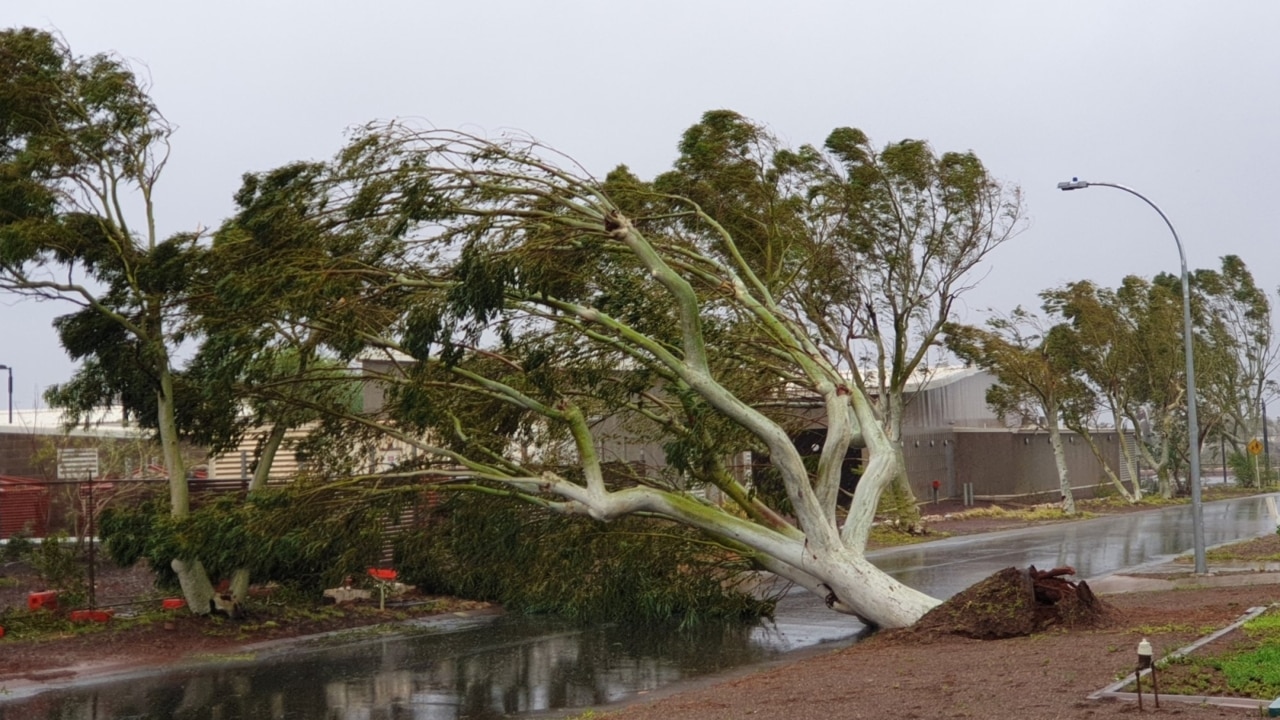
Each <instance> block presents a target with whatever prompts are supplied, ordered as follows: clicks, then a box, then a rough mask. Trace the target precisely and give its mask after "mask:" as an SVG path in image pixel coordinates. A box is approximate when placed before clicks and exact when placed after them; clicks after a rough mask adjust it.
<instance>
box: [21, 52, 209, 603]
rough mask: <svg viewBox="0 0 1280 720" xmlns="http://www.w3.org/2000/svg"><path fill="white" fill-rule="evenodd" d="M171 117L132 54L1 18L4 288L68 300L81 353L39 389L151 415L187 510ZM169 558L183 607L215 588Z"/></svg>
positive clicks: (77, 413)
mask: <svg viewBox="0 0 1280 720" xmlns="http://www.w3.org/2000/svg"><path fill="white" fill-rule="evenodd" d="M172 133H173V127H172V126H171V125H170V124H169V123H168V122H167V121H166V120H165V118H164V117H163V116H162V115H161V114H160V111H159V110H158V109H157V108H156V106H155V104H154V103H153V102H152V100H151V98H150V97H149V96H148V94H147V88H146V86H145V83H144V82H143V81H142V80H141V79H140V78H139V77H138V76H137V75H136V74H135V73H134V72H133V71H132V70H131V69H130V67H129V66H128V64H127V63H125V62H124V61H122V60H121V59H119V58H117V57H114V56H111V55H105V54H100V55H93V56H89V57H80V56H76V55H74V54H73V53H72V51H71V50H70V48H69V47H67V45H66V44H65V43H64V42H63V41H62V40H61V39H60V38H58V37H56V36H54V35H51V34H50V33H47V32H44V31H39V30H33V29H10V30H4V31H0V290H4V291H6V292H9V293H14V294H17V295H25V296H30V297H35V298H39V299H50V300H59V301H63V302H67V303H69V304H70V305H71V306H72V307H74V308H75V309H74V311H73V312H71V313H70V314H67V315H64V316H62V317H60V318H59V319H58V320H57V321H56V326H57V329H58V333H59V336H60V338H61V340H62V343H63V346H64V347H65V348H66V350H67V352H68V353H69V354H70V355H71V356H72V358H74V359H77V360H80V361H81V366H80V369H79V370H78V371H77V373H76V376H75V377H74V378H73V379H72V380H71V381H70V382H68V383H66V384H64V385H61V386H58V387H56V388H54V389H52V390H51V391H50V392H49V394H48V400H49V401H50V402H51V403H52V404H55V405H58V406H61V407H63V408H65V409H66V410H67V411H68V412H69V413H70V415H71V416H72V417H73V418H76V419H80V420H87V419H88V417H89V412H90V411H91V410H92V409H93V408H96V407H100V406H102V405H105V404H110V403H112V402H119V403H120V405H121V406H122V407H123V409H124V410H125V412H126V413H127V414H128V415H130V416H133V417H134V418H136V419H137V420H138V421H139V422H140V423H142V424H143V425H144V426H147V427H151V428H154V429H155V431H156V434H157V436H158V439H159V443H160V447H161V450H162V452H163V456H164V463H165V468H166V470H167V472H168V474H169V497H170V510H171V512H172V514H173V515H174V516H175V517H178V518H181V517H184V516H186V514H187V512H188V496H187V468H186V465H185V464H184V461H183V456H182V453H181V450H180V447H179V431H178V424H179V417H178V415H179V412H180V411H179V406H180V405H181V404H182V402H183V400H182V396H183V390H182V388H181V386H180V382H179V380H178V378H177V374H176V372H175V369H174V364H173V361H172V354H173V351H174V348H175V347H176V346H177V345H178V344H179V343H180V342H181V341H182V339H183V337H184V328H183V317H182V312H181V302H180V301H181V298H182V297H183V295H184V293H185V291H186V287H185V286H186V281H187V278H188V277H189V272H188V269H189V265H190V264H191V263H192V262H193V260H194V258H195V257H196V256H198V255H199V252H200V247H199V242H198V240H199V233H198V232H192V233H182V234H178V235H175V236H173V237H170V238H167V239H161V238H160V236H159V234H158V231H157V229H156V217H155V190H156V187H157V184H158V182H159V179H160V175H161V172H162V171H163V169H164V167H165V164H166V162H167V160H168V157H169V149H170V146H169V138H170V136H171V135H172ZM173 568H174V570H175V571H176V572H177V575H178V577H179V579H180V580H181V582H182V586H183V589H184V591H185V593H186V596H187V599H188V601H189V604H190V606H191V608H192V609H193V610H194V611H196V612H202V611H207V609H208V608H209V599H210V597H211V596H212V588H211V586H210V583H209V580H208V578H207V576H206V574H205V572H204V568H203V566H202V565H201V564H200V562H199V561H198V559H194V558H182V559H179V558H175V559H174V560H173Z"/></svg>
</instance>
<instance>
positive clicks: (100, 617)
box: [71, 610, 116, 623]
mask: <svg viewBox="0 0 1280 720" xmlns="http://www.w3.org/2000/svg"><path fill="white" fill-rule="evenodd" d="M115 614H116V611H115V610H72V611H71V622H98V623H104V622H107V621H108V620H110V619H111V618H112V617H113V616H114V615H115Z"/></svg>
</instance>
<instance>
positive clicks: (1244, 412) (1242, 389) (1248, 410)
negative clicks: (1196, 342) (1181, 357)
mask: <svg viewBox="0 0 1280 720" xmlns="http://www.w3.org/2000/svg"><path fill="white" fill-rule="evenodd" d="M1192 285H1193V287H1194V289H1195V298H1196V299H1197V300H1198V301H1199V302H1197V304H1196V305H1197V307H1196V310H1197V312H1196V318H1195V319H1196V321H1197V322H1196V324H1197V325H1199V326H1200V328H1199V329H1198V331H1197V334H1198V336H1199V337H1201V338H1202V339H1203V340H1204V343H1203V344H1204V348H1203V350H1202V351H1200V352H1202V353H1203V354H1204V357H1203V358H1200V357H1197V361H1196V372H1197V377H1196V380H1197V382H1196V385H1197V387H1198V388H1199V389H1200V392H1201V393H1202V394H1203V395H1204V397H1205V401H1206V403H1205V404H1206V405H1207V406H1208V407H1207V409H1208V411H1209V417H1208V418H1207V422H1205V423H1202V425H1204V426H1205V427H1203V428H1202V430H1201V439H1202V440H1203V437H1204V435H1205V434H1206V433H1208V432H1209V426H1210V425H1212V424H1215V423H1216V424H1217V425H1220V434H1221V435H1222V437H1223V438H1224V439H1225V440H1226V442H1227V443H1229V444H1230V445H1231V447H1232V450H1234V451H1235V452H1236V453H1242V452H1243V448H1244V446H1245V445H1246V444H1247V443H1248V442H1249V439H1250V438H1252V437H1256V436H1257V435H1260V434H1261V428H1262V423H1263V419H1262V417H1261V412H1262V404H1263V403H1264V402H1265V401H1266V400H1267V399H1269V398H1271V397H1273V396H1274V395H1275V392H1276V383H1275V381H1274V380H1273V379H1272V376H1273V375H1274V374H1275V371H1276V370H1277V369H1278V368H1280V348H1277V346H1276V343H1275V337H1274V328H1273V327H1272V318H1271V303H1270V300H1269V299H1268V298H1267V293H1266V292H1265V291H1264V290H1262V289H1261V288H1259V287H1258V286H1257V283H1255V282H1254V279H1253V273H1251V272H1250V271H1249V268H1248V267H1247V266H1246V265H1245V263H1244V261H1243V260H1242V259H1240V258H1239V257H1238V256H1235V255H1226V256H1224V257H1223V258H1222V259H1221V263H1220V267H1219V269H1217V270H1196V271H1195V272H1194V273H1193V274H1192ZM1202 378H1203V380H1202Z"/></svg>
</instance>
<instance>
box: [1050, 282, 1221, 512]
mask: <svg viewBox="0 0 1280 720" xmlns="http://www.w3.org/2000/svg"><path fill="white" fill-rule="evenodd" d="M1180 292H1181V291H1180V288H1179V286H1178V285H1177V284H1176V283H1167V282H1166V283H1156V282H1152V281H1150V280H1146V279H1143V278H1139V277H1136V276H1128V277H1125V278H1124V279H1123V280H1122V281H1121V283H1120V286H1119V287H1118V288H1116V289H1114V290H1113V289H1109V288H1100V287H1098V286H1097V285H1096V284H1094V283H1092V282H1089V281H1080V282H1075V283H1069V284H1067V285H1065V286H1063V287H1060V288H1054V289H1051V290H1046V291H1044V292H1043V293H1041V297H1042V298H1043V299H1044V304H1045V308H1046V310H1048V311H1050V312H1053V313H1056V314H1058V315H1059V316H1061V317H1062V318H1063V319H1064V321H1065V324H1066V325H1067V326H1068V327H1069V328H1070V331H1069V332H1070V334H1071V337H1072V342H1071V345H1070V347H1071V350H1072V361H1073V363H1074V364H1075V366H1076V367H1077V368H1078V370H1079V371H1080V372H1081V373H1082V374H1083V376H1084V377H1085V378H1086V379H1087V380H1088V381H1089V382H1090V383H1091V384H1092V385H1093V387H1094V388H1096V389H1097V391H1098V393H1099V395H1100V397H1101V398H1102V399H1103V402H1104V404H1105V405H1106V407H1107V408H1108V410H1109V411H1110V413H1111V416H1112V418H1113V420H1114V423H1115V425H1116V427H1117V428H1118V429H1119V428H1123V427H1124V426H1125V425H1126V424H1127V425H1128V426H1129V427H1131V428H1133V429H1134V433H1135V434H1136V435H1137V436H1138V437H1137V439H1138V442H1137V443H1135V444H1134V446H1132V447H1131V446H1130V445H1129V444H1128V443H1122V445H1121V453H1122V458H1123V459H1124V462H1126V463H1127V464H1128V465H1129V468H1130V475H1131V477H1135V478H1136V477H1137V472H1136V468H1137V460H1138V459H1139V458H1140V459H1141V460H1142V462H1143V464H1144V465H1145V466H1146V467H1149V468H1151V469H1153V470H1155V471H1156V476H1157V478H1158V483H1159V487H1160V492H1161V494H1162V495H1164V496H1165V497H1171V496H1172V495H1173V494H1174V491H1175V484H1174V480H1173V477H1172V474H1171V470H1172V466H1173V464H1174V463H1175V461H1176V457H1177V452H1178V449H1177V448H1178V447H1180V446H1179V445H1178V443H1179V442H1180V441H1179V437H1185V436H1182V435H1180V432H1181V431H1180V430H1179V428H1180V427H1181V425H1183V424H1185V415H1184V414H1183V409H1184V408H1185V406H1186V377H1185V375H1186V373H1185V363H1184V356H1183V340H1182V299H1181V294H1180ZM1202 350H1203V348H1202ZM1202 355H1203V352H1200V353H1198V356H1202ZM1134 453H1136V454H1137V456H1138V457H1136V458H1135V457H1134ZM1137 490H1138V488H1137V487H1136V486H1135V493H1136V492H1137Z"/></svg>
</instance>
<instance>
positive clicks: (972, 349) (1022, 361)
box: [946, 307, 1127, 515]
mask: <svg viewBox="0 0 1280 720" xmlns="http://www.w3.org/2000/svg"><path fill="white" fill-rule="evenodd" d="M986 324H987V327H986V328H980V327H975V326H972V325H960V324H950V325H947V326H946V344H947V348H948V349H949V350H951V352H953V353H955V354H956V355H957V356H958V357H960V358H961V359H963V360H964V361H966V362H969V363H973V364H975V365H977V366H978V367H981V368H983V369H985V370H987V371H989V372H990V373H991V374H993V375H995V377H996V383H995V384H994V385H992V386H991V387H990V388H988V389H987V404H988V405H989V406H990V407H991V409H992V410H994V411H995V412H996V413H997V414H998V415H999V416H1000V417H1002V418H1006V419H1010V418H1016V419H1019V420H1025V419H1029V418H1039V417H1043V418H1044V420H1043V425H1044V428H1045V429H1046V430H1047V431H1048V433H1049V445H1050V447H1051V448H1052V449H1053V460H1054V465H1055V466H1056V467H1057V470H1058V489H1059V492H1060V493H1061V496H1062V507H1063V510H1064V511H1065V512H1066V513H1067V514H1070V515H1074V514H1075V512H1076V504H1075V495H1074V493H1073V491H1072V489H1071V479H1070V476H1069V474H1068V472H1067V458H1066V452H1065V449H1064V447H1063V444H1062V427H1063V425H1064V424H1070V421H1068V420H1067V418H1071V417H1074V418H1081V417H1087V416H1090V415H1092V410H1093V404H1094V400H1095V399H1094V396H1093V393H1092V391H1091V390H1090V388H1089V387H1088V386H1087V385H1086V384H1085V383H1084V382H1083V381H1082V380H1081V379H1080V378H1079V377H1078V376H1077V374H1076V372H1075V370H1074V368H1073V367H1072V365H1071V361H1070V344H1071V339H1070V337H1069V336H1068V334H1066V333H1064V332H1063V330H1064V328H1063V327H1061V326H1051V325H1049V324H1048V323H1047V322H1045V320H1044V319H1043V318H1040V317H1039V316H1037V315H1035V314H1033V313H1031V312H1028V311H1027V310H1024V309H1023V308H1021V307H1018V308H1014V310H1013V312H1011V313H1009V314H1008V315H1007V316H1003V315H996V316H993V317H991V318H988V320H987V323H986ZM1077 424H1078V423H1077ZM1121 489H1122V490H1123V489H1124V488H1123V487H1122V488H1121ZM1126 494H1127V493H1126Z"/></svg>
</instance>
